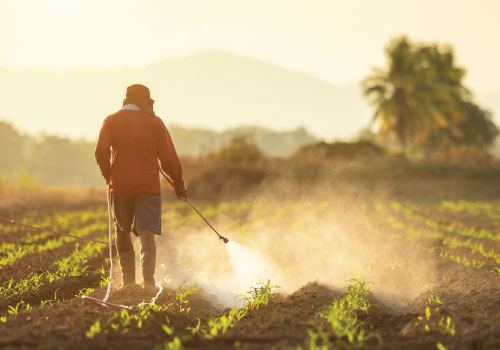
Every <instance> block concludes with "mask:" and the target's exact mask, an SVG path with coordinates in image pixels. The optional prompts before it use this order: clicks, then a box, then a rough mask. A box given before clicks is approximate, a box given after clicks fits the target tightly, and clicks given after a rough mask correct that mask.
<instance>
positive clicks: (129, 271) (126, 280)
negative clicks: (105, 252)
mask: <svg viewBox="0 0 500 350" xmlns="http://www.w3.org/2000/svg"><path fill="white" fill-rule="evenodd" d="M116 250H117V252H118V258H119V259H120V266H121V268H122V276H123V277H122V279H123V287H129V286H133V285H134V284H135V252H134V246H133V244H132V238H131V237H130V232H124V231H120V230H118V229H117V230H116Z"/></svg>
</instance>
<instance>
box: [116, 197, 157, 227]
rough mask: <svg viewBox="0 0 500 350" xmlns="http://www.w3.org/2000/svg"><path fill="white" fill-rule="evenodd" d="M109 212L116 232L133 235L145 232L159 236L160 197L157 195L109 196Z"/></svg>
mask: <svg viewBox="0 0 500 350" xmlns="http://www.w3.org/2000/svg"><path fill="white" fill-rule="evenodd" d="M111 211H112V213H113V219H114V223H115V228H116V230H119V231H122V232H133V233H134V234H135V235H138V233H137V231H138V230H146V231H152V232H154V233H156V234H157V235H161V196H160V195H159V194H157V193H139V194H135V195H130V196H111Z"/></svg>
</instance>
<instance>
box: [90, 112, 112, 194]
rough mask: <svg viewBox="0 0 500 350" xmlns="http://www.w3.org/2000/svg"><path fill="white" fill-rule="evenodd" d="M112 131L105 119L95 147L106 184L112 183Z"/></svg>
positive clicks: (96, 157) (95, 153)
mask: <svg viewBox="0 0 500 350" xmlns="http://www.w3.org/2000/svg"><path fill="white" fill-rule="evenodd" d="M110 148H111V130H110V127H109V121H108V119H107V118H106V119H104V122H103V123H102V126H101V131H100V133H99V138H98V139H97V144H96V146H95V150H94V155H95V159H96V161H97V164H98V165H99V168H101V174H102V176H103V177H104V179H105V180H106V183H107V184H109V182H110V173H111V149H110Z"/></svg>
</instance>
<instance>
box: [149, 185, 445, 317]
mask: <svg viewBox="0 0 500 350" xmlns="http://www.w3.org/2000/svg"><path fill="white" fill-rule="evenodd" d="M270 188H274V192H275V193H272V192H270V191H269V190H267V191H259V192H255V193H253V194H252V195H250V196H247V197H246V198H245V199H244V200H242V201H240V202H239V203H240V206H244V207H247V208H248V209H247V210H240V209H239V207H238V205H235V204H234V203H232V202H231V206H232V207H234V208H235V209H234V210H232V211H228V212H225V213H223V214H220V215H216V216H215V217H213V218H211V219H209V220H210V221H211V222H212V223H213V224H214V226H215V227H216V228H217V230H219V232H220V233H221V234H222V235H224V236H226V237H227V238H229V240H230V242H229V243H228V244H227V245H224V244H223V242H222V241H221V240H220V239H218V238H217V236H216V235H215V234H214V233H213V231H211V230H210V228H208V226H206V225H203V224H202V223H201V219H200V225H195V226H194V227H193V225H183V227H182V228H180V229H175V230H170V229H169V223H168V222H164V236H162V237H161V238H160V239H159V240H158V241H157V242H158V243H157V244H158V260H157V274H156V276H157V279H158V280H162V281H163V282H168V283H169V284H171V285H172V286H173V287H176V286H179V285H181V284H183V283H184V284H188V285H189V283H194V284H195V285H197V286H199V287H201V288H203V289H205V290H207V291H208V292H211V293H213V294H215V295H217V297H218V298H219V300H220V301H221V302H222V303H223V304H225V305H226V306H233V305H235V304H236V303H237V300H238V298H237V296H238V295H241V294H244V293H246V292H248V291H249V290H251V288H253V287H257V286H258V285H257V284H258V283H259V282H267V280H270V281H271V283H272V284H273V285H277V286H280V289H278V291H279V292H280V293H283V294H290V293H292V292H294V291H296V290H297V289H298V288H300V287H301V286H303V285H304V284H306V283H308V282H311V281H319V282H321V283H324V284H327V285H329V286H331V287H333V288H336V289H340V288H342V287H343V286H344V285H345V284H346V282H347V281H348V280H350V279H353V278H358V279H362V280H364V281H366V282H371V285H370V289H371V290H372V292H373V293H374V294H375V296H376V297H377V298H378V300H380V301H381V302H383V303H385V304H388V305H390V306H392V307H394V308H398V307H402V306H404V305H406V304H407V303H408V302H409V301H411V300H413V299H414V298H415V297H416V296H417V295H419V294H421V293H422V292H423V291H425V290H427V289H429V288H431V286H432V281H433V279H434V276H435V269H434V265H433V263H431V262H426V260H423V259H422V256H421V255H420V254H419V253H418V251H417V250H415V249H413V248H410V246H409V245H408V242H398V240H397V239H392V238H390V236H389V235H388V234H387V232H385V233H384V232H382V231H380V230H376V229H374V227H375V226H376V225H373V226H372V223H371V220H372V219H370V218H369V215H368V213H367V212H366V211H367V210H368V209H367V208H368V207H369V206H368V204H372V201H374V200H384V198H385V195H384V191H381V190H379V191H377V193H376V194H375V193H373V192H372V191H366V192H364V191H361V190H357V194H354V193H352V192H351V191H348V192H349V193H347V192H346V193H339V192H331V191H329V190H328V189H325V188H323V187H321V188H320V187H318V188H316V189H313V190H310V191H308V194H307V195H306V196H304V194H303V193H302V194H298V193H297V194H296V195H294V191H295V188H296V187H295V186H292V185H290V184H288V185H285V184H283V183H281V184H280V185H278V186H274V187H273V186H270ZM284 193H288V195H284ZM369 194H370V195H369ZM375 198H376V199H375ZM372 214H373V213H372ZM371 216H372V217H373V215H371Z"/></svg>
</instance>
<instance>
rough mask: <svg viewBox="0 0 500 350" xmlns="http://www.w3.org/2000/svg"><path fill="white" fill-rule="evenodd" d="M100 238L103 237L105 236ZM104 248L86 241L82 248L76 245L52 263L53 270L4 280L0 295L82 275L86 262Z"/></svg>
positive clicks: (18, 292)
mask: <svg viewBox="0 0 500 350" xmlns="http://www.w3.org/2000/svg"><path fill="white" fill-rule="evenodd" d="M102 238H103V239H105V237H102ZM105 248H106V247H105V246H104V245H102V244H99V243H94V242H90V243H87V244H85V245H84V246H83V247H82V248H80V247H79V246H77V247H76V248H75V249H74V250H73V252H72V253H71V254H70V255H68V256H66V257H63V258H61V259H58V260H56V261H55V262H54V263H53V264H52V266H53V267H54V271H49V270H45V271H42V272H37V273H31V274H30V275H28V276H27V277H26V278H22V279H20V280H18V281H16V280H15V279H14V278H11V279H10V280H8V281H5V282H4V283H3V284H2V285H1V286H0V297H2V298H4V299H8V298H10V297H12V296H14V295H22V294H24V293H27V292H36V291H37V290H39V289H40V287H41V286H43V285H45V284H47V283H49V284H50V283H52V282H54V281H57V280H61V279H64V278H66V277H70V276H72V277H77V276H82V275H83V274H84V273H85V272H86V270H87V269H88V267H89V265H88V264H87V263H88V262H89V260H90V259H93V258H97V257H99V256H102V254H103V251H104V249H105Z"/></svg>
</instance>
